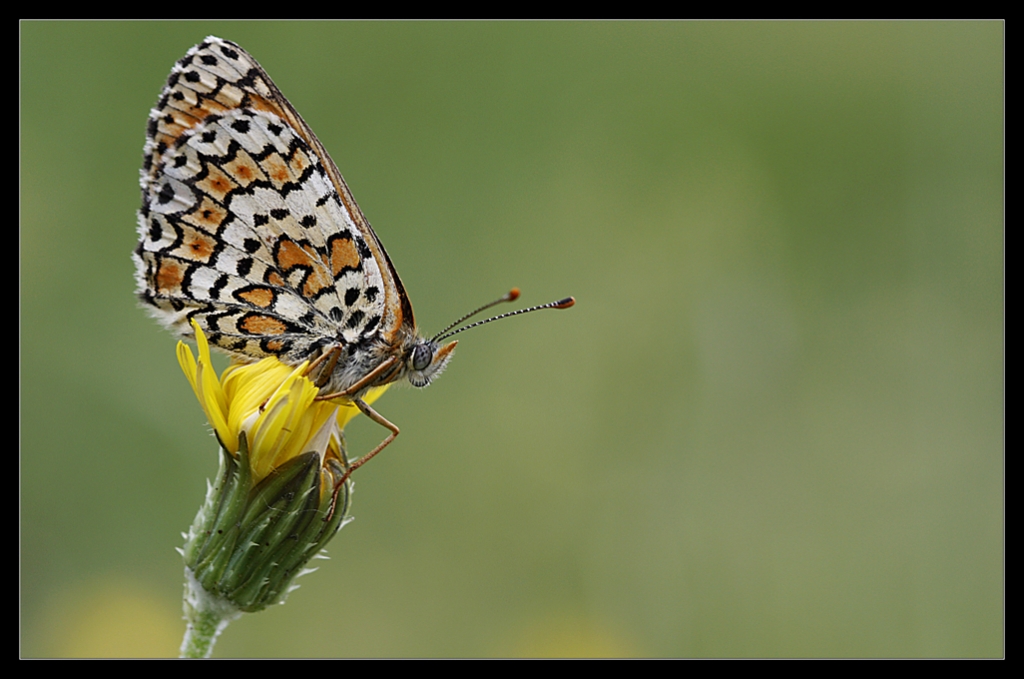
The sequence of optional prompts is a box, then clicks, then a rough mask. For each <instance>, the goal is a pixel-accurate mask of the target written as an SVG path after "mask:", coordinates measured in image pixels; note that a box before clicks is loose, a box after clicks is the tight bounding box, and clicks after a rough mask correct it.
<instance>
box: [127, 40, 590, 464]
mask: <svg viewBox="0 0 1024 679" xmlns="http://www.w3.org/2000/svg"><path fill="white" fill-rule="evenodd" d="M143 156H144V160H143V165H142V169H141V171H140V185H141V188H142V207H141V208H140V209H139V213H138V233H139V244H138V246H137V247H136V249H135V252H134V254H133V259H134V261H135V266H136V282H137V293H138V296H139V298H140V300H141V301H142V303H143V304H144V305H145V306H146V307H147V308H148V309H149V310H150V311H151V313H152V314H153V315H154V316H155V317H156V318H157V319H158V320H159V321H160V322H162V323H163V324H164V325H165V326H167V327H168V328H170V329H171V330H172V331H174V332H176V333H178V334H179V335H182V336H185V337H189V336H192V335H193V334H194V332H193V330H192V327H191V324H192V323H193V322H194V323H196V324H197V325H198V326H199V327H200V328H201V329H202V330H203V332H204V334H206V336H207V338H208V340H209V342H210V344H211V346H214V347H217V348H219V349H221V350H222V351H224V352H226V353H227V354H229V355H231V356H232V357H234V358H235V359H237V360H241V361H255V360H258V359H261V358H265V357H268V356H276V357H277V358H279V359H280V360H281V361H283V362H285V363H288V364H292V365H298V364H300V363H302V362H303V361H311V364H310V367H309V369H308V374H309V376H310V378H311V379H312V380H314V382H315V383H316V384H317V386H319V387H320V388H321V396H320V398H324V399H332V398H340V399H345V400H347V401H350V402H351V403H353V404H354V405H355V406H356V407H358V408H359V410H360V411H361V412H363V413H364V414H366V415H367V416H368V417H370V419H372V420H373V421H375V422H377V423H378V424H380V425H382V426H383V427H385V428H387V429H388V430H389V432H390V433H389V434H388V436H387V437H386V438H385V439H384V440H383V441H382V442H381V443H380V444H379V445H378V446H377V447H376V448H374V449H373V450H372V451H370V452H369V453H367V454H365V455H363V456H362V457H361V458H359V459H358V460H356V461H354V462H353V463H352V464H351V465H350V466H349V470H348V473H351V471H354V470H355V469H356V468H358V467H359V466H361V465H363V464H365V462H367V461H368V460H369V459H370V458H372V457H373V456H374V455H376V454H377V453H379V452H380V451H381V450H383V449H384V448H385V447H386V446H387V445H388V444H389V443H391V442H392V441H393V440H394V439H395V437H396V436H398V433H399V429H398V427H397V426H395V425H394V424H392V423H391V422H389V421H388V420H387V419H385V418H384V417H383V416H381V415H380V414H379V413H378V412H377V411H376V410H374V409H373V408H371V407H370V406H369V405H368V404H367V403H366V402H365V401H364V400H363V398H362V396H363V395H365V393H366V392H367V390H369V389H371V388H373V387H379V386H383V385H386V384H390V383H392V382H396V381H399V380H403V379H404V380H408V381H409V383H411V384H412V385H413V386H415V387H426V386H427V385H428V384H430V382H431V380H433V379H435V378H436V377H437V376H438V375H440V374H441V372H442V371H443V370H444V369H445V367H446V366H447V365H448V361H449V360H450V359H451V357H452V352H453V351H454V349H455V346H456V344H457V343H458V342H457V341H451V342H448V343H443V340H445V339H447V338H449V337H451V336H452V335H455V334H457V333H459V332H462V331H464V330H468V329H469V328H471V327H475V326H477V325H480V324H483V323H487V322H490V321H493V320H498V319H500V318H505V317H508V316H514V315H517V314H521V313H527V312H530V311H535V310H538V309H548V308H551V309H565V308H568V307H570V306H572V305H573V304H574V303H575V300H574V299H573V298H572V297H567V298H565V299H561V300H558V301H555V302H551V303H549V304H543V305H539V306H536V307H530V308H527V309H521V310H519V311H514V312H511V313H507V314H501V315H499V316H495V317H493V318H489V319H486V320H483V321H478V322H476V323H472V324H470V325H466V326H463V327H457V326H459V325H461V324H462V323H464V322H465V321H467V320H468V319H469V318H471V317H472V316H474V315H475V314H477V313H480V312H481V311H483V310H485V309H488V308H490V307H492V306H494V305H496V304H499V303H501V302H506V301H512V300H514V299H516V298H517V297H518V295H519V292H518V290H517V289H513V290H512V291H511V292H509V293H507V294H506V295H503V296H502V297H501V298H499V299H497V300H495V301H494V302H491V303H490V304H486V305H484V306H482V307H480V308H479V309H476V310H475V311H473V312H472V313H470V314H467V315H465V316H463V317H462V318H460V319H459V320H458V321H456V322H455V323H452V324H451V325H449V326H448V327H447V328H445V329H444V330H442V331H441V332H440V333H438V334H436V335H434V336H433V337H430V338H425V337H424V336H422V335H421V334H420V333H419V331H418V330H417V327H416V321H415V318H414V316H413V310H412V304H411V303H410V302H409V296H408V295H407V294H406V291H405V287H404V286H403V285H402V281H401V279H400V278H399V276H398V272H397V271H396V270H395V266H394V264H393V263H392V261H391V258H390V257H389V256H388V253H387V251H385V249H384V246H383V245H382V244H381V242H380V239H379V238H378V237H377V234H376V233H374V231H373V229H372V228H371V227H370V223H369V222H368V221H367V219H366V217H365V216H363V213H362V211H361V210H360V209H359V206H358V205H357V204H356V201H355V199H354V198H353V197H352V193H351V191H349V188H348V185H347V184H346V183H345V180H344V179H343V178H342V176H341V173H340V172H339V171H338V168H337V166H336V165H335V164H334V161H333V160H331V157H330V156H329V155H328V154H327V151H326V150H325V149H324V147H323V145H322V144H321V143H320V141H319V140H318V139H317V138H316V135H315V134H313V131H312V130H311V129H310V128H309V126H308V125H307V124H306V123H305V121H304V120H303V119H302V116H300V115H299V113H298V112H297V111H296V110H295V109H294V108H293V107H292V105H291V104H290V103H288V100H287V99H285V97H284V95H283V94H281V91H280V90H279V89H277V87H276V86H275V85H274V83H273V82H272V81H271V79H270V77H269V76H268V75H267V73H266V71H264V70H263V68H261V67H260V65H259V64H258V63H256V60H255V59H253V57H252V56H250V55H249V54H248V53H247V52H246V51H245V50H243V49H242V48H241V47H239V46H238V45H236V44H235V43H233V42H229V41H227V40H222V39H220V38H216V37H213V36H210V37H208V38H206V40H204V41H203V42H202V43H200V44H198V45H196V46H195V47H193V48H192V49H190V50H189V51H188V52H187V53H186V54H185V56H184V57H183V58H182V59H180V60H179V61H178V62H177V64H175V66H174V67H173V69H172V70H171V74H170V76H169V77H168V79H167V84H166V86H165V87H164V89H163V92H162V93H161V95H160V98H159V100H158V101H157V104H156V106H155V107H154V108H153V109H152V110H151V111H150V115H149V123H148V126H147V130H146V144H145V147H144V149H143ZM346 476H347V474H346Z"/></svg>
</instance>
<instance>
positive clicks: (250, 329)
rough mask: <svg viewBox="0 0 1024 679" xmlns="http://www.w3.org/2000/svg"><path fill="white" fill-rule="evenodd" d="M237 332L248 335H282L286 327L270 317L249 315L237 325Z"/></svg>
mask: <svg viewBox="0 0 1024 679" xmlns="http://www.w3.org/2000/svg"><path fill="white" fill-rule="evenodd" d="M238 327H239V330H241V331H242V332H245V333H248V334H250V335H283V334H284V333H285V331H286V330H287V329H288V327H287V326H286V325H285V324H284V323H282V322H281V321H279V320H277V319H276V318H271V317H270V316H258V315H255V314H253V315H250V316H246V317H245V318H243V319H242V321H241V322H240V323H239V324H238Z"/></svg>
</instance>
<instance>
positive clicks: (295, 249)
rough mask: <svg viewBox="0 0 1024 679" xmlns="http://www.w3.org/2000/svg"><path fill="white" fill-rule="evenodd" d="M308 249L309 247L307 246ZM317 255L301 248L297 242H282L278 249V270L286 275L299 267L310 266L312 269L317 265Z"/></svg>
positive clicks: (282, 240)
mask: <svg viewBox="0 0 1024 679" xmlns="http://www.w3.org/2000/svg"><path fill="white" fill-rule="evenodd" d="M307 247H308V246H307ZM315 258H316V255H315V254H314V253H312V252H310V251H309V250H308V249H306V248H301V247H299V245H298V244H297V243H296V242H295V241H291V240H285V239H283V238H282V239H281V240H280V245H279V246H278V248H277V268H278V269H280V270H281V271H284V272H285V273H288V272H289V271H291V270H292V269H293V268H294V267H297V266H308V267H310V268H312V267H313V266H314V264H315Z"/></svg>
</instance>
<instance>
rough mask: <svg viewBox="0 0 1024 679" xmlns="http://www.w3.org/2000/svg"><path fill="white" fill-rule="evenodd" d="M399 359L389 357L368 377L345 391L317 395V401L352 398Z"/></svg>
mask: <svg viewBox="0 0 1024 679" xmlns="http://www.w3.org/2000/svg"><path fill="white" fill-rule="evenodd" d="M397 361H398V359H397V358H394V357H392V358H389V359H388V360H386V361H384V362H383V363H381V364H380V365H378V366H377V367H376V368H374V369H373V370H371V371H370V372H369V373H368V374H367V375H366V377H364V378H363V379H361V380H359V381H358V382H356V383H355V384H353V385H352V386H351V387H349V388H348V389H346V390H345V391H338V392H335V393H333V394H320V395H319V396H317V397H316V400H317V401H330V400H331V399H332V398H350V399H351V397H352V395H353V394H357V393H359V392H360V391H362V390H363V389H365V388H366V387H368V386H370V385H371V384H372V383H373V382H375V381H376V380H377V378H378V377H380V376H381V375H382V374H384V373H385V372H386V371H388V370H390V369H391V368H392V367H393V366H394V364H395V363H396V362H397ZM356 400H358V399H352V401H353V402H355V401H356ZM367 407H369V406H367ZM360 410H362V408H360ZM363 412H364V413H365V412H366V411H365V410H363ZM378 417H380V416H379V415H378ZM385 426H386V425H385ZM392 426H394V425H392Z"/></svg>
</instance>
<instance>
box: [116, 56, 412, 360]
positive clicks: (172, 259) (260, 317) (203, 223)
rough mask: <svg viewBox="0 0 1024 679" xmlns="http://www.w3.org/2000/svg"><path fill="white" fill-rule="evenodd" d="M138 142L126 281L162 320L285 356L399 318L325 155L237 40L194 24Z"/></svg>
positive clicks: (229, 346)
mask: <svg viewBox="0 0 1024 679" xmlns="http://www.w3.org/2000/svg"><path fill="white" fill-rule="evenodd" d="M144 154H145V160H144V164H143V168H142V173H141V174H142V182H141V183H142V208H141V209H140V211H139V235H140V242H139V245H138V247H137V248H136V252H135V259H136V266H137V280H138V285H139V294H140V297H141V298H142V299H143V300H144V301H145V302H146V303H147V304H149V305H150V306H152V307H153V309H154V310H155V311H154V313H155V314H156V315H157V316H158V317H159V318H160V320H162V321H163V322H164V323H165V324H166V325H168V326H170V327H171V328H172V329H174V330H176V331H178V332H179V333H181V334H183V335H188V334H190V332H191V328H190V327H189V320H195V321H196V322H197V323H199V325H200V327H202V328H203V330H204V331H205V332H206V334H207V335H208V336H209V338H210V341H211V342H212V343H213V344H214V345H216V346H219V347H220V348H222V349H224V350H226V351H228V352H229V353H232V354H235V355H236V356H239V357H242V358H250V359H253V358H259V357H263V356H268V355H276V356H279V357H280V358H282V359H283V360H286V361H289V362H293V363H294V362H297V361H300V360H303V359H306V358H311V357H313V356H314V355H315V354H317V353H319V351H320V350H321V349H323V348H325V347H329V346H339V345H351V344H356V343H359V342H360V341H363V340H367V339H368V338H374V337H379V338H380V339H382V340H383V341H384V342H388V343H390V342H392V341H393V336H394V335H395V334H396V333H397V332H399V331H400V330H401V329H403V328H404V327H408V328H411V327H412V309H411V306H410V304H409V302H408V299H407V297H406V295H405V292H404V290H403V288H402V286H401V282H400V281H399V279H398V276H397V273H396V272H395V270H394V267H393V266H392V265H391V262H390V260H389V259H388V257H387V254H386V252H384V249H383V247H382V246H381V245H380V242H379V240H378V239H377V236H376V235H375V234H374V233H373V230H372V229H371V228H370V226H369V223H368V222H367V221H366V219H365V218H364V217H363V215H362V213H361V212H360V211H359V207H358V206H357V205H356V203H355V201H354V200H353V199H352V196H351V193H350V192H349V190H348V187H347V186H346V185H345V182H344V180H343V179H342V178H341V174H340V173H339V172H338V170H337V168H336V167H335V165H334V163H333V161H331V159H330V157H329V156H328V155H327V153H326V152H325V151H324V149H323V146H322V145H321V144H320V142H319V141H318V140H317V138H316V136H315V135H314V134H313V132H312V131H311V130H310V129H309V127H308V126H307V125H306V124H305V122H304V121H303V120H302V118H301V117H300V116H299V114H298V113H297V112H295V110H294V109H293V108H292V107H291V105H290V104H289V103H288V102H287V100H286V99H285V98H284V97H283V96H282V95H281V93H280V91H279V90H278V89H277V88H276V87H275V86H274V84H273V82H272V81H271V80H270V78H269V77H268V76H267V74H266V73H265V72H264V71H263V69H262V68H260V66H259V65H258V64H257V63H256V61H255V60H254V59H253V58H252V57H251V56H249V55H248V54H247V53H246V52H245V51H244V50H242V49H241V48H240V47H238V46H237V45H234V44H233V43H230V42H227V41H223V40H220V39H218V38H213V37H211V38H207V40H206V41H204V42H203V43H202V44H200V45H197V46H196V47H194V48H192V50H190V51H189V52H188V54H186V56H185V57H184V58H183V59H181V60H180V61H179V62H178V64H176V65H175V67H174V69H173V71H172V72H171V76H170V78H169V79H168V82H167V86H166V87H165V88H164V91H163V93H162V95H161V97H160V99H159V101H158V102H157V106H156V107H155V108H154V109H153V110H152V112H151V114H150V121H149V127H148V130H147V141H146V146H145V151H144Z"/></svg>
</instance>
